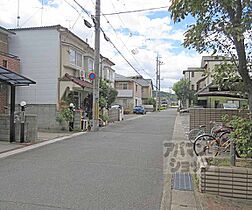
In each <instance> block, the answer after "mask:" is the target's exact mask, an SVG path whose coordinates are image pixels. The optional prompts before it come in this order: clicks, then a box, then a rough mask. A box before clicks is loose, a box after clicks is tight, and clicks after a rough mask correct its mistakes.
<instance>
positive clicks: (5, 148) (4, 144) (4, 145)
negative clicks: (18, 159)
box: [0, 131, 73, 154]
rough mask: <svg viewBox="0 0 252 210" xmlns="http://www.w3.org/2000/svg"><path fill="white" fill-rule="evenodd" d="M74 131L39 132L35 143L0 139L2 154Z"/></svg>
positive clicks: (0, 151) (65, 135)
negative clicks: (11, 141)
mask: <svg viewBox="0 0 252 210" xmlns="http://www.w3.org/2000/svg"><path fill="white" fill-rule="evenodd" d="M72 134H73V133H70V132H57V133H53V132H45V131H43V132H38V139H37V141H36V142H34V143H23V144H22V143H20V142H14V143H10V142H8V141H0V154H2V153H5V152H9V151H13V150H16V149H20V148H23V147H26V146H30V145H32V144H37V143H40V142H44V141H48V140H52V139H57V138H61V137H67V136H69V137H70V136H71V135H72Z"/></svg>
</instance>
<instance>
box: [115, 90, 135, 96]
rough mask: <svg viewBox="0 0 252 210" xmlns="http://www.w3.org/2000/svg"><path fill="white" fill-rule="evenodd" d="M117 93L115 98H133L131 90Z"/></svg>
mask: <svg viewBox="0 0 252 210" xmlns="http://www.w3.org/2000/svg"><path fill="white" fill-rule="evenodd" d="M117 91H118V95H117V97H121V98H131V97H133V90H117Z"/></svg>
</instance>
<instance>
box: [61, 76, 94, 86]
mask: <svg viewBox="0 0 252 210" xmlns="http://www.w3.org/2000/svg"><path fill="white" fill-rule="evenodd" d="M61 81H72V82H73V83H75V84H77V85H79V86H81V87H83V88H85V87H88V88H92V87H93V85H92V83H90V82H87V81H84V80H81V79H79V78H78V77H74V76H72V75H70V74H68V73H66V74H65V75H64V77H63V78H62V79H61Z"/></svg>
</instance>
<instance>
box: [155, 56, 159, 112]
mask: <svg viewBox="0 0 252 210" xmlns="http://www.w3.org/2000/svg"><path fill="white" fill-rule="evenodd" d="M158 63H159V60H158V53H157V58H156V110H155V111H157V110H158V87H159V85H158V82H159V74H158V73H159V71H158V66H159V64H158Z"/></svg>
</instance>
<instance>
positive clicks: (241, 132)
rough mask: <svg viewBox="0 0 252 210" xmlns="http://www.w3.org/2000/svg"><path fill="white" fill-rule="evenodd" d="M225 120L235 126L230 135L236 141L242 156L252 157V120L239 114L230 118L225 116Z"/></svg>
mask: <svg viewBox="0 0 252 210" xmlns="http://www.w3.org/2000/svg"><path fill="white" fill-rule="evenodd" d="M224 120H225V122H228V123H229V125H230V126H232V127H233V128H234V130H233V131H232V132H231V133H230V134H229V137H230V138H231V139H233V140H234V142H235V143H236V147H237V150H238V151H239V153H240V154H241V156H242V157H252V120H251V119H245V118H242V117H238V116H233V117H232V118H231V119H230V120H228V118H227V116H225V117H224Z"/></svg>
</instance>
